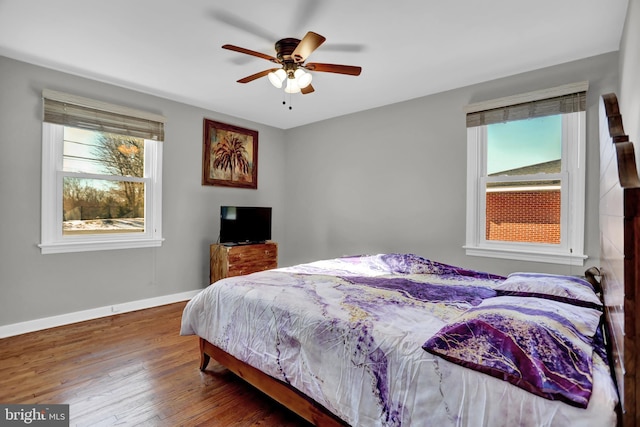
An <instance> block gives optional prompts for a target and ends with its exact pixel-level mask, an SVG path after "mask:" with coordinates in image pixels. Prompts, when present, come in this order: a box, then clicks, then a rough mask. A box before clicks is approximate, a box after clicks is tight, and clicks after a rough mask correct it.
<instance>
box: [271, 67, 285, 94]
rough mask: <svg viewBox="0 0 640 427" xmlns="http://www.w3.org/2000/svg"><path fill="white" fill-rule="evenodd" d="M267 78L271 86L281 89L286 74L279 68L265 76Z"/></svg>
mask: <svg viewBox="0 0 640 427" xmlns="http://www.w3.org/2000/svg"><path fill="white" fill-rule="evenodd" d="M267 77H269V81H270V82H271V84H272V85H274V86H275V87H277V88H278V89H280V88H281V87H282V82H284V79H285V78H287V73H286V72H285V71H284V70H283V69H282V68H280V69H279V70H276V71H272V72H270V73H269V74H267Z"/></svg>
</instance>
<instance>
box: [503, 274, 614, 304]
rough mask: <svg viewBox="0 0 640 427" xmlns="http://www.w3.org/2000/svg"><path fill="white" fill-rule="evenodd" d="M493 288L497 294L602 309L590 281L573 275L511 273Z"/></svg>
mask: <svg viewBox="0 0 640 427" xmlns="http://www.w3.org/2000/svg"><path fill="white" fill-rule="evenodd" d="M494 289H495V290H496V291H497V292H498V295H511V296H521V297H538V298H545V299H551V300H555V301H561V302H566V303H568V304H574V305H579V306H583V307H590V308H597V309H600V310H602V302H601V301H600V298H598V295H596V293H595V290H594V289H593V286H592V285H591V283H589V282H587V281H586V280H584V279H581V278H579V277H575V276H562V275H557V274H544V273H512V274H510V275H509V276H508V277H507V280H505V281H504V282H502V283H501V284H499V285H497V286H495V287H494Z"/></svg>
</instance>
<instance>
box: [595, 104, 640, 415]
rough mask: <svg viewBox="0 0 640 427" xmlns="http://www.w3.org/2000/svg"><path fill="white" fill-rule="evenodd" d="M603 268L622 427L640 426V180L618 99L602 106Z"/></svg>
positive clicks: (601, 231) (601, 209) (601, 217)
mask: <svg viewBox="0 0 640 427" xmlns="http://www.w3.org/2000/svg"><path fill="white" fill-rule="evenodd" d="M600 254H601V255H600V263H601V271H600V274H601V284H602V288H603V294H604V295H603V296H604V303H605V317H606V319H607V323H606V324H607V326H608V328H609V333H610V336H611V343H610V347H611V356H612V362H613V370H614V374H615V379H616V383H617V387H618V392H619V394H620V401H621V402H620V403H621V408H620V412H621V413H620V414H619V417H618V420H619V422H618V425H621V426H623V427H630V426H636V425H640V422H639V420H638V417H639V416H640V408H638V402H637V399H638V398H639V397H640V392H639V390H638V387H639V386H640V381H638V380H637V379H636V367H637V366H640V361H639V360H638V358H639V357H640V351H638V349H636V345H638V346H640V324H639V322H640V315H639V316H636V313H640V298H636V295H638V294H639V293H640V179H639V178H638V172H637V169H636V159H635V154H634V147H633V143H632V142H630V141H629V137H628V136H627V135H626V134H625V133H624V128H623V126H622V117H621V115H620V109H619V107H618V99H617V97H616V95H615V94H613V93H610V94H607V95H603V96H602V98H601V101H600Z"/></svg>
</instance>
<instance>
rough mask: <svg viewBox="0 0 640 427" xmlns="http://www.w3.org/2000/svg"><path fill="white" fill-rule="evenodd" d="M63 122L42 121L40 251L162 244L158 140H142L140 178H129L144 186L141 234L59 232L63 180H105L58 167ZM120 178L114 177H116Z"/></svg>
mask: <svg viewBox="0 0 640 427" xmlns="http://www.w3.org/2000/svg"><path fill="white" fill-rule="evenodd" d="M63 147H64V125H60V124H53V123H47V122H43V127H42V208H41V215H42V218H41V223H42V225H41V226H42V230H41V243H40V244H39V245H38V246H39V247H40V249H41V253H42V254H54V253H67V252H86V251H97V250H108V249H131V248H149V247H159V246H161V245H162V241H163V240H164V239H163V238H162V141H154V140H148V139H145V145H144V156H145V159H144V164H145V166H144V169H145V171H144V177H143V178H130V179H131V180H134V181H138V182H144V185H145V191H144V194H145V212H144V218H145V227H144V232H141V233H113V234H112V233H109V234H98V233H96V234H83V235H67V236H65V235H63V233H62V222H63V217H62V211H63V207H62V202H63V192H62V191H63V188H62V183H63V179H64V177H66V176H73V177H76V178H99V179H105V176H104V175H94V174H86V173H74V172H66V171H63V169H62V163H63V161H62V160H63ZM107 178H108V176H107ZM120 178H121V177H118V179H120Z"/></svg>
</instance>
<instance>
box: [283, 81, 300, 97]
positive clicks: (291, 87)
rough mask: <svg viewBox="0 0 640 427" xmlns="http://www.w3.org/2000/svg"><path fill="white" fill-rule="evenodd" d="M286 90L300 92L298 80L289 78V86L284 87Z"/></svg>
mask: <svg viewBox="0 0 640 427" xmlns="http://www.w3.org/2000/svg"><path fill="white" fill-rule="evenodd" d="M284 91H285V92H287V93H298V92H300V86H298V82H296V79H291V78H289V79H287V87H285V88H284Z"/></svg>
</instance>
